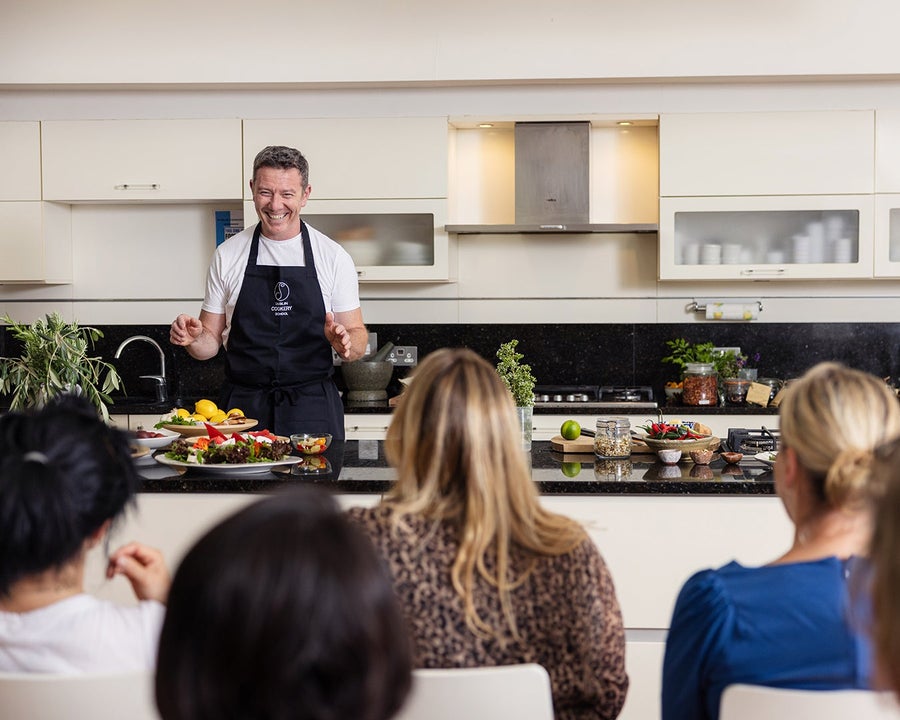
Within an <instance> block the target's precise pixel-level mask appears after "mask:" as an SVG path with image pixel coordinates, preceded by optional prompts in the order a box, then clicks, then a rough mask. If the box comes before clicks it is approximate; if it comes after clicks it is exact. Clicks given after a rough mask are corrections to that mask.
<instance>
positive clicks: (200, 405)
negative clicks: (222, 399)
mask: <svg viewBox="0 0 900 720" xmlns="http://www.w3.org/2000/svg"><path fill="white" fill-rule="evenodd" d="M218 409H219V408H217V407H216V404H215V403H214V402H213V401H212V400H206V399H205V398H204V399H203V400H198V401H197V402H196V403H194V414H195V415H203V417H204V418H205V419H207V420H208V419H209V418H210V417H212V415H213V414H214V413H216V412H217V411H218Z"/></svg>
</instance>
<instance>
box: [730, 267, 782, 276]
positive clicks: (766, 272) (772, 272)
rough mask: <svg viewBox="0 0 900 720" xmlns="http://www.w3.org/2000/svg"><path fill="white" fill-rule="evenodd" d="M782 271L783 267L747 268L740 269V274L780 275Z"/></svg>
mask: <svg viewBox="0 0 900 720" xmlns="http://www.w3.org/2000/svg"><path fill="white" fill-rule="evenodd" d="M784 271H785V269H784V268H771V269H769V268H756V269H754V268H747V269H745V270H741V275H781V274H783V273H784Z"/></svg>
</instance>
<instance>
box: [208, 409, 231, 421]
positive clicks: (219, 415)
mask: <svg viewBox="0 0 900 720" xmlns="http://www.w3.org/2000/svg"><path fill="white" fill-rule="evenodd" d="M227 417H228V416H227V415H226V414H225V413H223V412H222V411H221V410H216V411H215V412H214V413H213V414H212V415H210V416H209V421H210V422H211V423H220V422H224V421H225V419H226V418H227Z"/></svg>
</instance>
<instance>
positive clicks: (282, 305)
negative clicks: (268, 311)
mask: <svg viewBox="0 0 900 720" xmlns="http://www.w3.org/2000/svg"><path fill="white" fill-rule="evenodd" d="M273 294H274V296H275V304H274V305H273V306H272V314H273V315H288V314H289V313H290V311H291V309H292V308H293V305H288V304H287V299H288V297H289V296H290V294H291V288H290V287H289V286H288V284H287V283H286V282H277V283H275V291H274V293H273Z"/></svg>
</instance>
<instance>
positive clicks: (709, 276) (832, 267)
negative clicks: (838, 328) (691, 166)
mask: <svg viewBox="0 0 900 720" xmlns="http://www.w3.org/2000/svg"><path fill="white" fill-rule="evenodd" d="M873 236H874V196H873V195H805V196H775V197H771V196H770V197H760V196H753V197H679V198H660V218H659V277H660V279H663V280H727V279H734V280H758V279H766V280H768V279H777V278H783V279H791V280H797V279H819V278H870V277H872V272H873V271H872V267H873V253H874V249H873V242H872V238H873Z"/></svg>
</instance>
